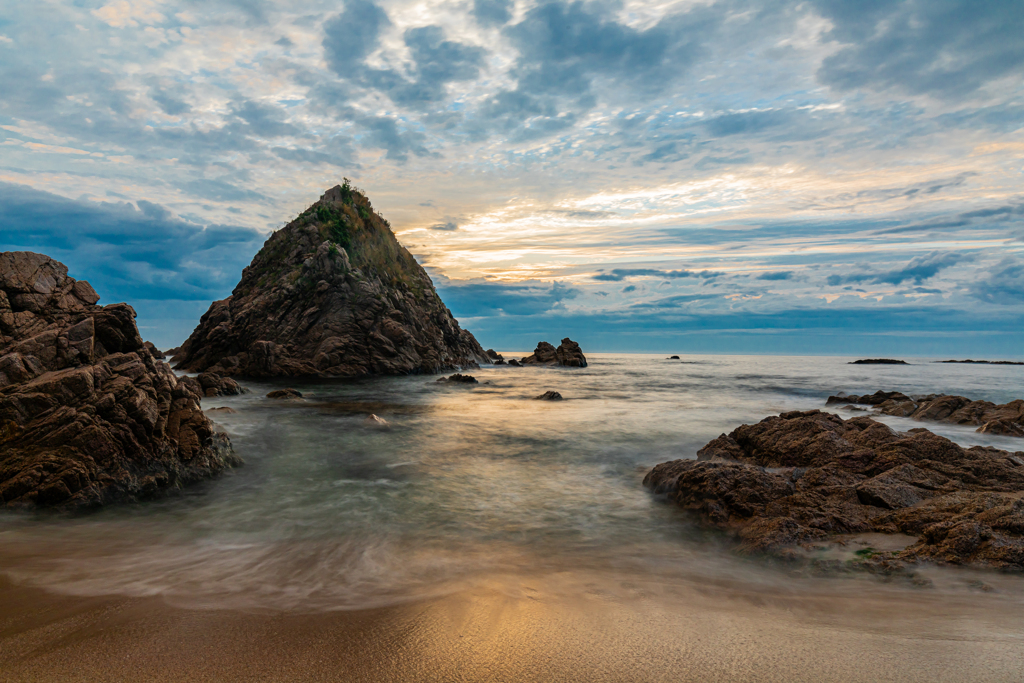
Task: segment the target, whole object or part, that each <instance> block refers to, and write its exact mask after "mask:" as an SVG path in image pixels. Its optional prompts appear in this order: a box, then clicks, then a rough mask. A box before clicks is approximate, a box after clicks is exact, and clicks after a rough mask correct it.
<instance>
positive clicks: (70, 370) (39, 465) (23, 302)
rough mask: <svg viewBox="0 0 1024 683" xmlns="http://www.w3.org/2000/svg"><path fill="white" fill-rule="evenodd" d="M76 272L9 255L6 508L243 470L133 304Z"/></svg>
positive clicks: (141, 491)
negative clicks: (139, 322) (149, 336)
mask: <svg viewBox="0 0 1024 683" xmlns="http://www.w3.org/2000/svg"><path fill="white" fill-rule="evenodd" d="M67 272H68V271H67V267H66V266H64V265H63V264H61V263H58V262H57V261H54V260H52V259H51V258H49V257H48V256H44V255H42V254H33V253H30V252H4V253H2V254H0V506H9V507H31V506H50V507H61V508H80V507H87V506H96V505H103V504H107V503H111V502H115V501H127V500H135V499H139V498H143V497H149V496H152V495H155V494H157V493H159V492H160V491H162V490H166V489H172V488H176V487H179V486H182V485H184V484H187V483H189V482H192V481H196V480H198V479H202V478H205V477H209V476H212V475H214V474H217V473H218V472H220V471H222V470H223V469H225V468H226V467H229V466H232V465H236V464H240V462H241V461H240V459H239V458H238V457H237V456H236V455H235V454H234V452H233V451H232V449H231V444H230V442H229V441H228V439H227V437H226V436H223V435H221V434H217V433H215V429H214V426H213V424H212V423H211V422H210V420H209V418H207V417H206V416H205V415H204V414H203V412H202V410H201V409H200V407H199V398H200V394H198V393H196V392H195V391H194V390H193V389H192V388H191V387H190V385H189V384H187V383H182V382H179V381H178V380H177V378H176V377H175V376H174V373H173V372H172V371H171V369H170V367H169V366H168V365H167V364H166V363H163V362H161V361H159V360H157V359H155V358H154V357H153V353H152V352H151V350H150V348H149V347H147V345H146V344H145V342H143V340H142V338H141V337H140V336H139V331H138V328H137V327H136V326H135V311H134V310H133V309H132V308H131V306H128V305H127V304H110V305H108V306H97V305H95V304H96V302H97V301H99V295H98V294H96V291H95V290H94V289H93V288H92V287H91V286H90V285H89V283H87V282H85V281H76V280H74V279H73V278H70V277H68V275H67Z"/></svg>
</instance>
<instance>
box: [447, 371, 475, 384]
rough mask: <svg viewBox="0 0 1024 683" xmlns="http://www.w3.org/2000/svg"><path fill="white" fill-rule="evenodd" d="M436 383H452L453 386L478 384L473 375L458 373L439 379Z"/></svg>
mask: <svg viewBox="0 0 1024 683" xmlns="http://www.w3.org/2000/svg"><path fill="white" fill-rule="evenodd" d="M437 381H438V382H452V383H455V384H479V382H478V381H477V379H476V377H474V376H473V375H462V374H459V373H455V374H454V375H450V376H448V377H441V378H440V379H438V380H437Z"/></svg>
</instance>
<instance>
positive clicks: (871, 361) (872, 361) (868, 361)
mask: <svg viewBox="0 0 1024 683" xmlns="http://www.w3.org/2000/svg"><path fill="white" fill-rule="evenodd" d="M847 365H909V363H907V361H905V360H895V359H893V358H864V359H862V360H855V361H850V362H849V363H848V364H847Z"/></svg>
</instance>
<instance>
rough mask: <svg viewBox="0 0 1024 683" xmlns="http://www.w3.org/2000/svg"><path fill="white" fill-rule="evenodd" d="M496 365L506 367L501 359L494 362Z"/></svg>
mask: <svg viewBox="0 0 1024 683" xmlns="http://www.w3.org/2000/svg"><path fill="white" fill-rule="evenodd" d="M494 364H495V365H506V363H505V361H504V360H502V359H501V358H499V359H498V360H496V361H494ZM517 365H518V363H517Z"/></svg>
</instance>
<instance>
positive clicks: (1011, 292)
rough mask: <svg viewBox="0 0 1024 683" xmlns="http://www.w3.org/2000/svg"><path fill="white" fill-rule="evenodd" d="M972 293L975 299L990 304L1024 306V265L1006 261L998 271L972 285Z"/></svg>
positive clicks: (999, 266)
mask: <svg viewBox="0 0 1024 683" xmlns="http://www.w3.org/2000/svg"><path fill="white" fill-rule="evenodd" d="M970 291H971V294H972V295H973V296H974V297H976V298H978V299H980V300H981V301H984V302H986V303H990V304H997V305H1001V306H1018V305H1020V304H1024V263H1022V262H1021V261H1018V260H1016V259H1010V258H1007V259H1004V260H1003V261H1002V262H1001V263H1000V264H999V265H998V266H997V270H994V271H991V272H989V273H988V274H987V277H984V278H983V279H979V280H977V281H975V282H974V283H972V284H971V287H970Z"/></svg>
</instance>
